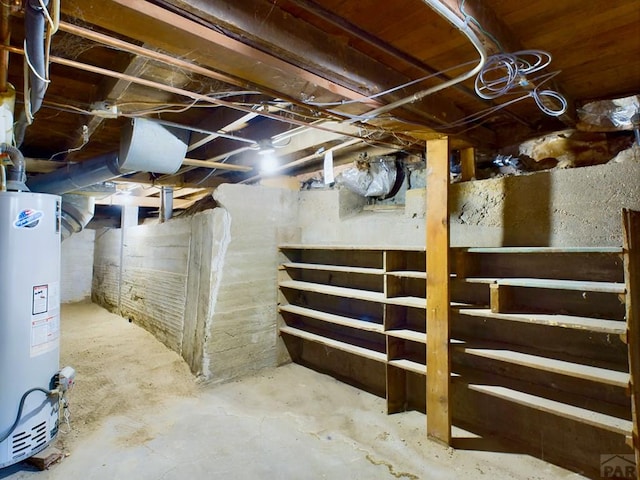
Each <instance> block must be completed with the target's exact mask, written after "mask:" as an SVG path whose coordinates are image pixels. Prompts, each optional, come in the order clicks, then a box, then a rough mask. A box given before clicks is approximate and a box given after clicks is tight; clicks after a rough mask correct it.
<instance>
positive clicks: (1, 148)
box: [0, 143, 29, 192]
mask: <svg viewBox="0 0 640 480" xmlns="http://www.w3.org/2000/svg"><path fill="white" fill-rule="evenodd" d="M0 153H6V154H8V155H9V158H11V163H13V166H12V167H11V168H9V169H8V172H7V190H13V191H16V192H23V191H25V190H26V191H28V190H29V189H28V188H27V185H26V184H25V182H26V181H27V167H26V163H25V161H24V157H23V156H22V152H21V151H20V150H18V149H17V148H16V147H14V146H12V145H9V144H8V143H2V144H0Z"/></svg>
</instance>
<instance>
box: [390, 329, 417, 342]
mask: <svg viewBox="0 0 640 480" xmlns="http://www.w3.org/2000/svg"><path fill="white" fill-rule="evenodd" d="M384 333H386V334H387V335H389V336H390V337H395V338H402V339H404V340H411V341H412V342H418V343H424V344H426V343H427V334H426V333H422V332H416V331H415V330H409V329H393V330H386V331H385V332H384Z"/></svg>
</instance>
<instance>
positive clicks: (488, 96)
mask: <svg viewBox="0 0 640 480" xmlns="http://www.w3.org/2000/svg"><path fill="white" fill-rule="evenodd" d="M551 59H552V57H551V54H550V53H548V52H545V51H542V50H522V51H519V52H514V53H500V54H497V55H492V56H491V57H489V59H488V60H487V63H486V64H485V65H484V67H482V69H481V70H480V72H479V73H478V75H477V77H476V80H475V90H476V94H477V95H478V96H479V97H480V98H484V99H485V100H493V99H496V98H499V97H502V96H504V95H507V94H511V93H517V92H518V91H527V92H528V93H527V95H525V96H524V97H520V99H519V100H522V99H524V98H528V97H531V98H533V99H534V101H535V103H536V105H537V106H538V108H540V110H541V111H542V112H543V113H545V114H547V115H550V116H554V117H558V116H560V115H562V114H563V113H565V112H566V110H567V100H566V99H565V98H564V97H563V96H562V95H561V94H560V93H559V92H556V91H555V90H541V89H540V87H541V86H542V85H543V84H545V83H547V82H549V81H550V80H551V79H552V78H554V77H555V76H556V75H558V74H559V73H560V71H555V72H551V73H546V74H542V75H539V76H537V77H535V78H528V75H531V74H532V73H536V72H539V71H541V70H542V69H544V68H546V67H547V66H548V65H549V64H550V63H551ZM533 85H535V86H533ZM532 86H533V87H532ZM545 98H546V99H548V100H555V101H556V102H557V103H558V108H552V107H550V106H549V104H548V103H549V102H547V103H546V104H545V102H544V99H545ZM511 103H513V102H511ZM511 103H508V104H511ZM505 106H506V104H502V105H499V106H498V107H499V108H504V107H505Z"/></svg>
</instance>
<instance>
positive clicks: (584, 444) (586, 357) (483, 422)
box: [451, 247, 633, 472]
mask: <svg viewBox="0 0 640 480" xmlns="http://www.w3.org/2000/svg"><path fill="white" fill-rule="evenodd" d="M452 254H453V256H454V258H455V260H454V264H455V272H454V275H452V278H451V284H452V286H453V290H454V292H455V296H456V297H457V298H458V299H462V300H464V301H467V302H473V303H477V304H478V305H477V306H473V307H471V308H465V307H460V308H456V307H454V308H452V313H453V316H452V336H453V337H455V338H456V339H458V340H459V341H460V342H459V343H457V344H455V345H452V346H451V351H452V355H453V357H452V370H453V372H455V373H457V374H458V376H457V377H456V378H455V380H454V382H453V386H454V394H453V396H454V402H455V404H456V405H457V408H455V410H454V417H455V418H456V419H457V420H459V421H461V422H462V423H463V424H465V425H467V426H471V427H473V426H476V427H479V428H484V429H491V430H492V431H493V432H494V434H495V435H497V436H499V437H505V438H508V439H509V440H513V441H515V442H519V443H521V444H528V447H529V448H532V449H533V450H534V451H535V450H536V449H537V448H538V445H539V444H542V442H544V446H545V450H544V452H545V455H548V456H549V457H551V458H552V457H553V455H554V454H555V455H558V457H561V456H562V457H563V458H562V460H561V461H559V463H563V464H565V465H568V466H574V467H576V468H580V469H583V468H584V469H586V470H585V471H592V472H595V471H596V469H597V466H598V463H597V462H598V458H599V457H598V455H599V453H598V451H599V450H603V449H604V450H607V451H609V450H612V451H616V452H619V453H621V454H622V453H631V450H630V448H629V446H627V445H625V443H627V444H628V443H629V441H630V439H631V436H632V430H633V421H632V410H631V399H630V396H629V391H630V390H629V388H630V385H631V375H630V370H629V361H628V346H627V344H626V341H627V329H628V325H627V322H626V318H627V313H626V307H625V305H626V303H627V299H628V296H629V287H628V284H627V283H628V282H626V281H625V272H624V268H623V265H624V256H625V251H624V249H622V248H610V247H606V248H601V249H599V248H584V249H582V248H567V249H561V248H543V247H535V248H524V247H522V248H518V247H508V248H482V249H480V248H478V249H476V248H469V249H457V250H453V251H452ZM484 302H486V305H482V303H484ZM505 417H508V418H509V422H508V423H509V425H508V426H507V425H506V424H505V422H504V418H505ZM534 438H535V440H533V439H534ZM563 445H564V446H563ZM566 445H571V448H566Z"/></svg>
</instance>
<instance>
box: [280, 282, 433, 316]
mask: <svg viewBox="0 0 640 480" xmlns="http://www.w3.org/2000/svg"><path fill="white" fill-rule="evenodd" d="M279 285H280V287H281V288H292V289H294V290H302V291H305V292H314V293H322V294H325V295H334V296H337V297H347V298H354V299H356V300H366V301H369V302H378V303H387V304H390V305H401V306H406V307H415V308H422V309H426V308H427V300H426V299H425V298H420V297H391V298H387V297H385V296H384V294H383V293H382V292H372V291H369V290H358V289H355V288H347V287H335V286H333V285H324V284H321V283H311V282H301V281H298V280H285V281H282V282H280V283H279Z"/></svg>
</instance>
